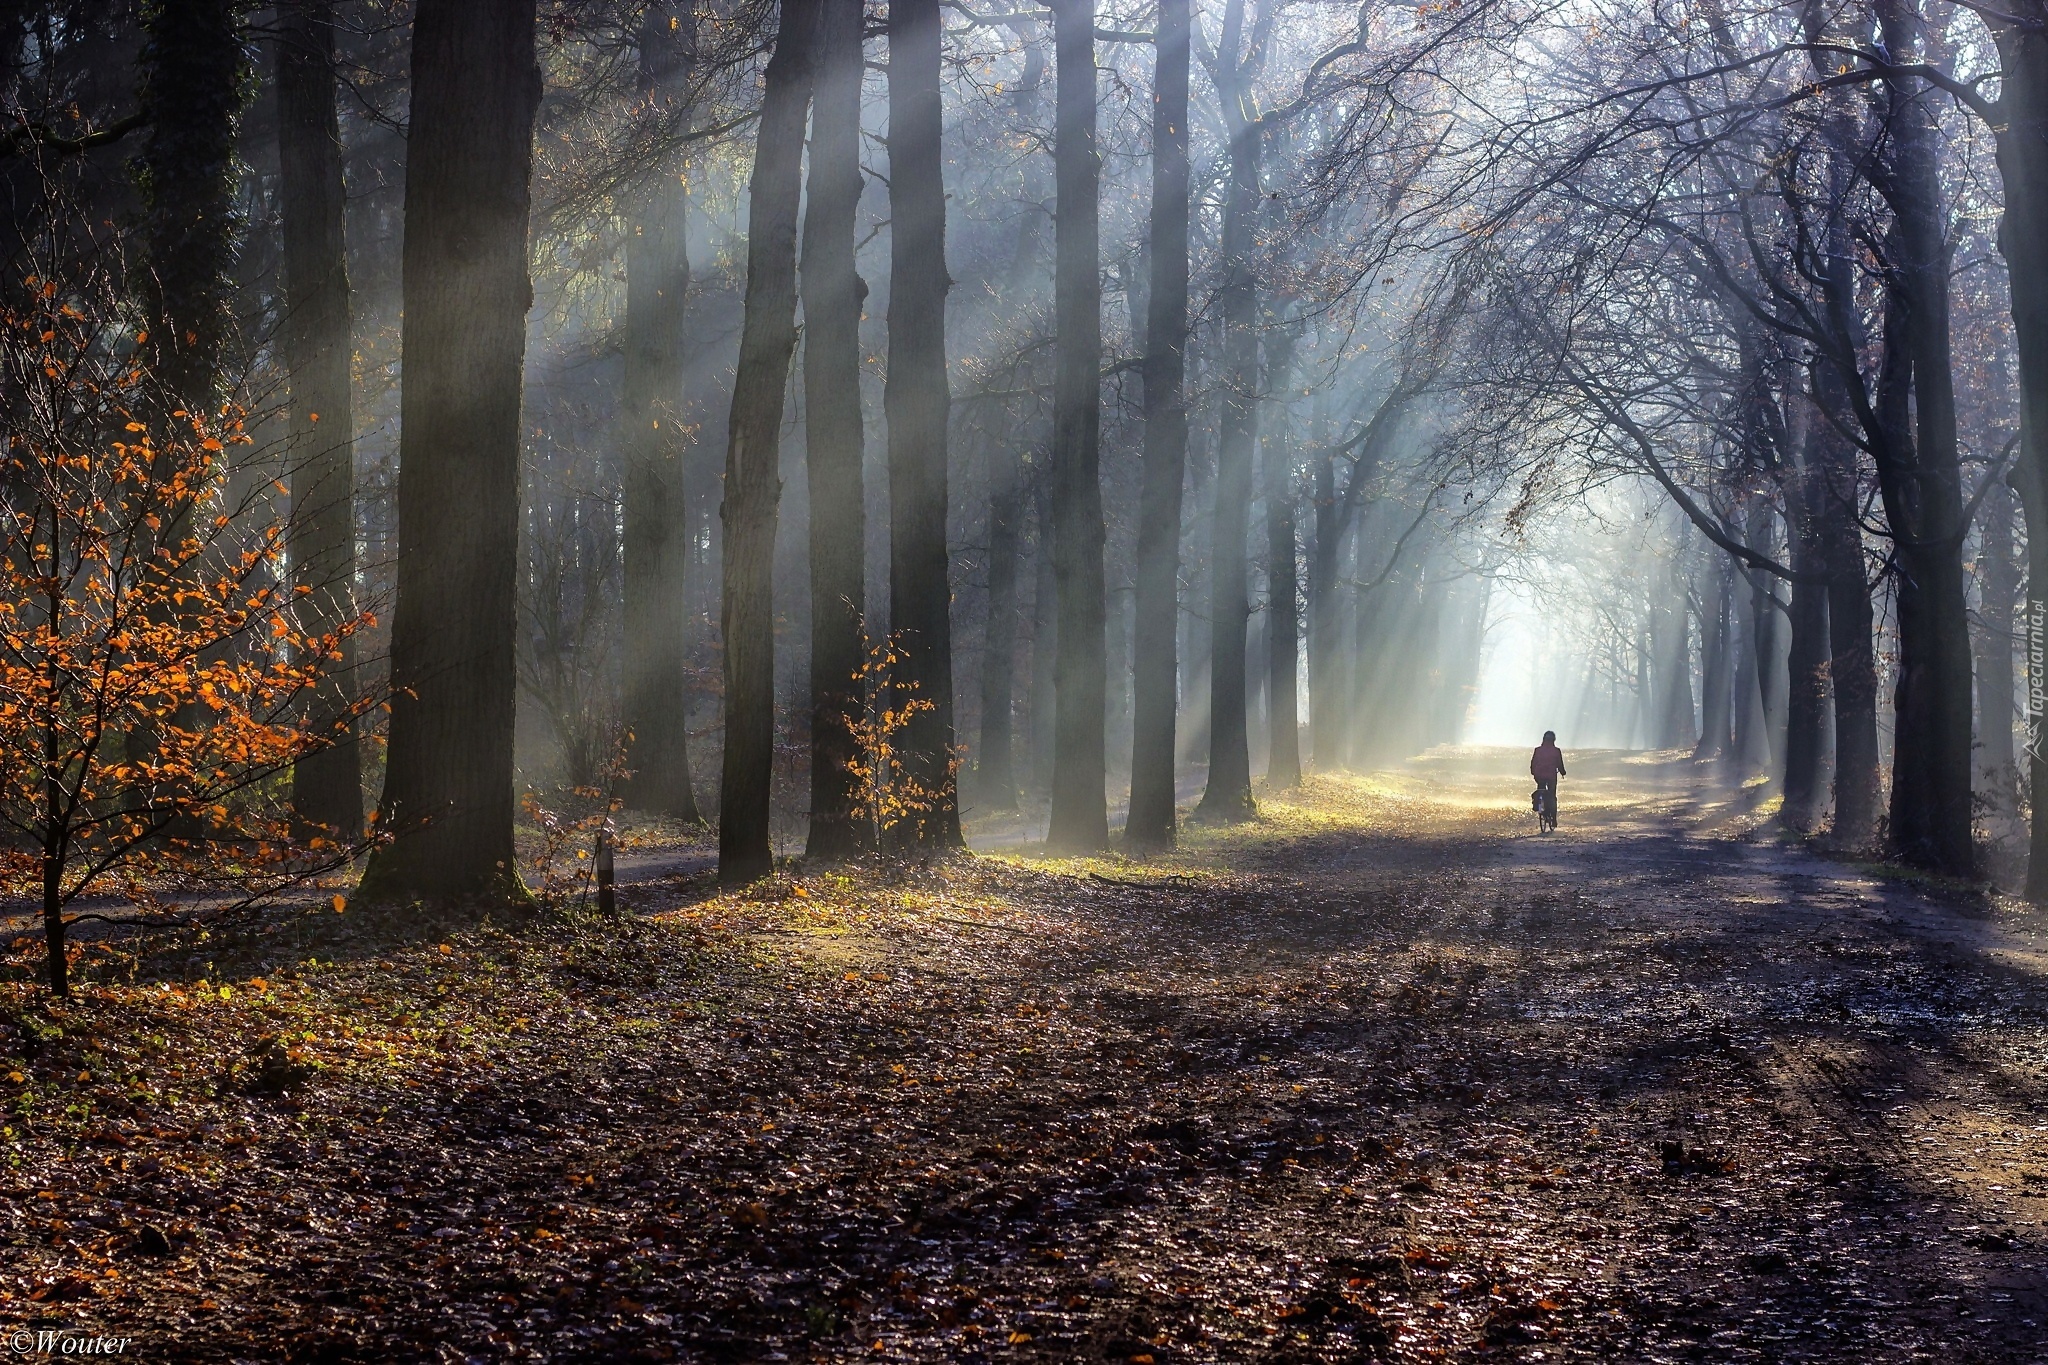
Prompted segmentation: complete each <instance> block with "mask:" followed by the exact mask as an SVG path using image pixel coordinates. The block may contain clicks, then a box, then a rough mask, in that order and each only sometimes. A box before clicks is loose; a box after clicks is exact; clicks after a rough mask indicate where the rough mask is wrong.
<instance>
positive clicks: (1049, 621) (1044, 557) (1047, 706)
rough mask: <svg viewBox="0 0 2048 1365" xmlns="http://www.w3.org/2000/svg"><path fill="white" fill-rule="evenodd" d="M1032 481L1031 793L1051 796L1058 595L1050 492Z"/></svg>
mask: <svg viewBox="0 0 2048 1365" xmlns="http://www.w3.org/2000/svg"><path fill="white" fill-rule="evenodd" d="M1035 472H1036V474H1037V477H1035V478H1034V479H1033V480H1032V486H1031V503H1032V517H1033V520H1034V521H1035V523H1036V529H1037V539H1036V542H1035V544H1034V545H1033V547H1032V555H1031V789H1032V791H1033V793H1034V794H1036V793H1050V792H1051V791H1052V771H1053V750H1054V748H1055V747H1056V746H1055V744H1054V736H1053V731H1054V728H1055V723H1054V712H1055V711H1056V710H1057V709H1058V703H1057V700H1056V696H1055V694H1056V691H1057V688H1056V686H1055V684H1054V675H1055V674H1056V673H1057V672H1058V662H1057V661H1058V657H1059V634H1060V628H1059V602H1058V598H1059V589H1058V587H1057V585H1056V584H1055V582H1054V579H1053V569H1052V561H1053V539H1052V538H1053V530H1052V488H1051V483H1050V480H1049V479H1048V478H1047V477H1046V474H1045V471H1044V470H1038V471H1035Z"/></svg>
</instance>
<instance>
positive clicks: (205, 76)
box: [135, 0, 248, 417]
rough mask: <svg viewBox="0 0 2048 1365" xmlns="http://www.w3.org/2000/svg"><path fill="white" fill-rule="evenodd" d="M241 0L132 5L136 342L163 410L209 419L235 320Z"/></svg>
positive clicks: (243, 82) (160, 0)
mask: <svg viewBox="0 0 2048 1365" xmlns="http://www.w3.org/2000/svg"><path fill="white" fill-rule="evenodd" d="M243 9H244V5H243V4H242V3H241V0H148V2H147V3H145V4H144V5H143V6H142V32H143V42H142V52H141V61H140V66H141V90H140V100H141V106H142V108H141V112H142V115H143V117H144V118H145V119H146V120H147V123H148V129H149V131H148V135H147V137H146V138H145V139H144V142H143V146H142V153H141V155H140V156H139V157H138V158H137V159H136V163H135V170H136V179H137V181H138V188H139V189H140V190H141V192H142V202H143V241H144V246H145V250H146V252H147V258H146V264H147V269H146V271H145V272H144V274H143V279H142V294H143V303H144V307H145V308H146V310H147V313H148V318H149V326H148V331H149V339H148V341H147V342H146V343H145V346H146V354H147V356H148V360H149V364H150V370H151V373H152V375H153V377H154V378H155V380H156V382H157V384H158V386H159V387H160V390H161V395H162V399H163V402H164V404H165V408H166V414H168V413H169V411H170V410H171V409H174V408H179V407H183V408H186V409H189V410H190V411H191V412H192V413H194V415H200V414H204V415H205V416H208V417H210V416H212V415H213V414H214V412H215V411H216V410H217V409H218V408H219V406H220V402H221V398H222V391H221V381H222V374H221V367H222V363H223V359H224V356H225V354H226V348H227V344H228V340H229V338H230V336H231V335H232V334H233V330H234V318H233V315H232V312H231V310H230V304H229V301H230V299H231V298H232V295H233V281H232V279H231V278H230V272H231V271H232V270H233V268H234V264H235V257H236V249H237V244H238V242H239V241H240V233H239V231H238V229H239V227H240V223H239V221H238V215H237V214H236V212H235V203H234V192H235V137H236V133H237V131H238V129H239V126H240V122H241V114H242V105H243V101H244V98H245V96H246V93H247V84H248V82H247V62H246V59H245V56H244V48H243V34H242V12H243Z"/></svg>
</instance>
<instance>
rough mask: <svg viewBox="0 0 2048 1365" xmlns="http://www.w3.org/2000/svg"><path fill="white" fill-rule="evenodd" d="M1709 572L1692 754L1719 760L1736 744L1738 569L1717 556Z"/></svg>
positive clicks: (1704, 589)
mask: <svg viewBox="0 0 2048 1365" xmlns="http://www.w3.org/2000/svg"><path fill="white" fill-rule="evenodd" d="M1707 574H1708V577H1707V581H1706V582H1705V583H1704V584H1703V585H1702V588H1701V599H1700V605H1701V612H1702V620H1701V622H1700V739H1699V743H1698V744H1697V745H1695V746H1694V747H1693V751H1692V756H1693V758H1694V759H1695V760H1698V759H1713V760H1715V761H1717V762H1719V761H1725V760H1726V759H1727V758H1728V756H1729V754H1730V753H1731V752H1732V751H1733V749H1734V745H1735V739H1734V735H1733V734H1732V733H1731V731H1732V717H1731V715H1730V712H1729V701H1730V693H1731V686H1732V681H1733V679H1732V677H1731V671H1732V670H1731V668H1730V660H1731V658H1732V656H1733V641H1732V640H1731V639H1730V637H1729V626H1730V622H1729V619H1728V618H1729V614H1730V610H1731V607H1732V602H1731V597H1732V592H1733V587H1734V582H1733V579H1734V569H1733V566H1731V565H1730V564H1729V563H1728V562H1727V560H1725V559H1721V558H1718V557H1717V558H1716V559H1715V560H1714V562H1713V563H1712V564H1711V565H1710V566H1709V568H1708V570H1707Z"/></svg>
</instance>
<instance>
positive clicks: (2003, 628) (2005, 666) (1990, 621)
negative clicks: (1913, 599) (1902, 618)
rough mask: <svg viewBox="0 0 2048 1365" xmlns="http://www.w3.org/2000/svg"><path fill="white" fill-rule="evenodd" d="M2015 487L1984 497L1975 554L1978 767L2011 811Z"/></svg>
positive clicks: (1996, 803)
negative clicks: (1977, 607)
mask: <svg viewBox="0 0 2048 1365" xmlns="http://www.w3.org/2000/svg"><path fill="white" fill-rule="evenodd" d="M2012 514H2013V496H2012V490H2011V489H2010V488H2007V487H2006V486H2005V485H2003V484H1999V485H1997V486H1994V487H1993V488H1992V489H1991V490H1990V492H1989V493H1988V494H1987V495H1986V496H1985V498H1984V502H1983V518H1982V521H1981V522H1980V524H1979V535H1980V537H1981V539H1980V543H1979V549H1978V554H1977V563H1978V574H1977V584H1978V593H1979V601H1980V604H1981V607H1980V610H1979V611H1978V618H1979V631H1978V640H1979V648H1978V653H1977V747H1978V755H1977V770H1978V773H1979V774H1980V775H1981V777H1982V784H1983V789H1984V793H1985V796H1986V797H1987V798H1988V803H1989V806H1990V809H1991V810H1992V811H1993V812H1994V813H1995V814H1998V815H2001V816H2006V815H2011V814H2012V813H2014V812H2015V811H2017V810H2018V809H2019V775H2018V771H2017V768H2016V766H2015V763H2014V758H2015V754H2014V749H2013V742H2012V720H2013V706H2012V699H2013V682H2014V678H2013V663H2012V655H2013V639H2014V635H2015V628H2016V627H2017V626H2018V625H2019V620H2018V611H2017V608H2018V606H2019V595H2020V575H2019V562H2018V559H2017V557H2016V547H2015V546H2014V544H2013V515H2012Z"/></svg>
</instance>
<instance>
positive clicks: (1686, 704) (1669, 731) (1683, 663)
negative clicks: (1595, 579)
mask: <svg viewBox="0 0 2048 1365" xmlns="http://www.w3.org/2000/svg"><path fill="white" fill-rule="evenodd" d="M1666 574H1667V576H1666V578H1665V590H1666V592H1668V593H1669V594H1670V595H1669V596H1668V597H1667V598H1665V600H1664V601H1662V602H1660V603H1659V604H1658V609H1659V610H1660V611H1661V612H1662V613H1663V616H1664V621H1665V626H1666V629H1665V639H1664V647H1663V652H1662V653H1661V654H1660V655H1659V656H1658V659H1657V675H1658V677H1659V678H1660V679H1661V680H1662V681H1661V682H1660V684H1659V687H1658V690H1659V692H1660V693H1661V694H1662V697H1663V712H1664V714H1663V720H1662V724H1663V728H1664V733H1663V736H1662V737H1661V738H1660V739H1659V741H1658V744H1657V747H1658V748H1660V749H1690V748H1691V747H1692V746H1693V745H1694V743H1695V742H1697V740H1698V739H1699V731H1698V730H1697V729H1695V728H1694V727H1695V725H1696V724H1697V722H1696V721H1695V720H1694V719H1693V716H1694V712H1693V694H1692V613H1691V612H1689V611H1687V610H1686V601H1685V596H1686V594H1685V570H1684V568H1683V566H1682V556H1680V555H1673V556H1672V558H1671V561H1670V563H1669V565H1668V566H1667V570H1666Z"/></svg>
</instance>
